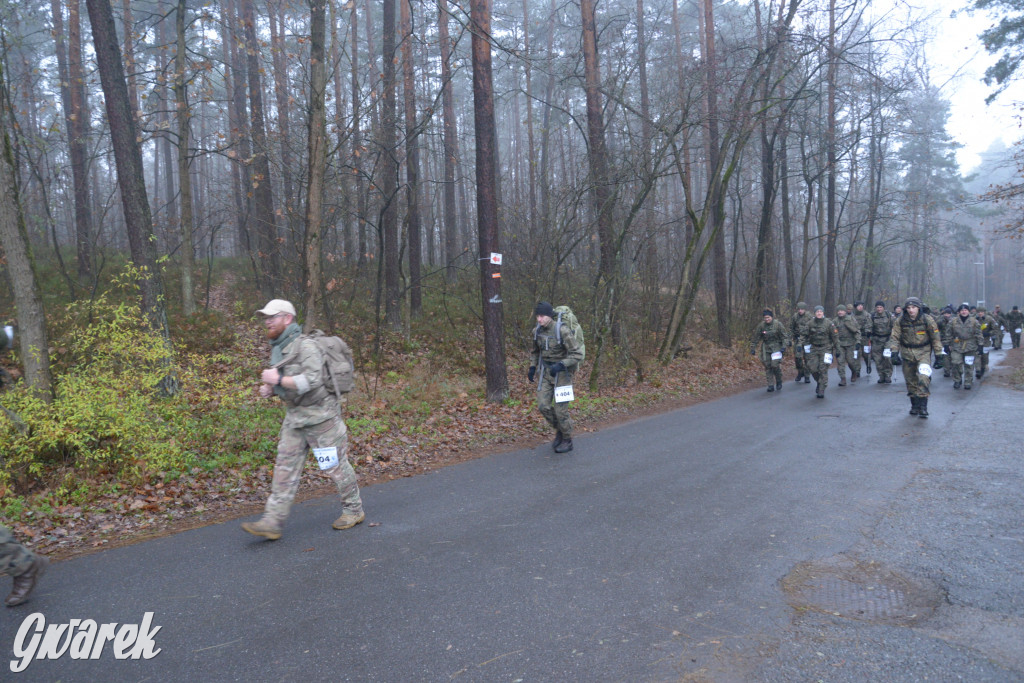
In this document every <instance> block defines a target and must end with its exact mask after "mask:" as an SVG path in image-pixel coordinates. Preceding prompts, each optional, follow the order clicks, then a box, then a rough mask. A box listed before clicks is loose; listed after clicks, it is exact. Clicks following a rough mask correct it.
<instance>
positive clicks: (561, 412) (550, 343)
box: [527, 301, 583, 453]
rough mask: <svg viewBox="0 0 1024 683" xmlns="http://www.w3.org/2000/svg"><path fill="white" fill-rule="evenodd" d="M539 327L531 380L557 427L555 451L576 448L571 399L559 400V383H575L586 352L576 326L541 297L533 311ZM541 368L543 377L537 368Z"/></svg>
mask: <svg viewBox="0 0 1024 683" xmlns="http://www.w3.org/2000/svg"><path fill="white" fill-rule="evenodd" d="M533 313H534V315H535V316H536V318H537V327H536V328H535V329H534V331H533V356H532V359H531V363H530V370H529V372H528V373H527V377H529V379H530V381H531V382H533V381H534V380H535V379H536V381H537V409H538V410H539V411H540V414H541V415H543V416H544V419H545V420H547V421H548V424H549V425H551V426H552V427H554V429H555V440H554V441H553V442H552V445H553V446H554V448H555V453H568V452H569V451H571V450H572V417H571V416H570V415H569V403H570V402H569V401H564V402H561V403H557V402H555V387H563V386H571V385H572V378H573V376H574V375H575V374H576V368H577V366H579V363H580V361H581V360H582V359H583V354H582V352H581V350H580V347H579V344H578V343H577V341H576V335H575V334H574V333H573V330H572V326H571V325H569V324H567V323H565V322H562V323H561V324H560V328H559V329H557V330H556V329H555V326H556V325H559V323H558V321H557V320H555V309H554V307H553V306H552V305H551V304H549V303H548V302H547V301H541V302H540V303H538V304H537V307H536V308H535V309H534V311H533ZM538 368H539V369H540V377H537V370H538Z"/></svg>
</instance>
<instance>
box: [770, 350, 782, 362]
mask: <svg viewBox="0 0 1024 683" xmlns="http://www.w3.org/2000/svg"><path fill="white" fill-rule="evenodd" d="M772 360H782V351H774V352H773V353H772Z"/></svg>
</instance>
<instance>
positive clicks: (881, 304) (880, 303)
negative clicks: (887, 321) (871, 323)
mask: <svg viewBox="0 0 1024 683" xmlns="http://www.w3.org/2000/svg"><path fill="white" fill-rule="evenodd" d="M875 305H876V306H881V307H882V308H885V302H884V301H882V300H881V299H879V300H878V301H876V302H875Z"/></svg>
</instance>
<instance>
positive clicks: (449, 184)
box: [437, 0, 459, 284]
mask: <svg viewBox="0 0 1024 683" xmlns="http://www.w3.org/2000/svg"><path fill="white" fill-rule="evenodd" d="M447 4H448V0H437V7H438V12H437V14H438V18H437V22H438V34H439V40H440V43H441V112H442V117H443V118H444V133H443V138H444V255H445V263H446V265H447V268H446V269H445V280H446V281H447V282H448V283H449V284H450V283H453V282H455V275H456V270H455V259H456V258H457V256H458V252H457V249H458V247H457V246H456V235H457V234H458V224H459V219H458V216H457V215H456V212H455V164H456V161H457V154H458V152H457V151H456V144H457V141H456V135H457V132H456V129H455V103H454V96H453V95H452V67H451V53H452V46H451V38H450V37H449V35H448V7H447Z"/></svg>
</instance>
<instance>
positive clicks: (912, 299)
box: [903, 296, 924, 308]
mask: <svg viewBox="0 0 1024 683" xmlns="http://www.w3.org/2000/svg"><path fill="white" fill-rule="evenodd" d="M907 306H917V307H918V308H923V307H924V304H922V303H921V300H920V299H918V298H917V297H916V296H908V297H907V300H906V302H905V303H904V304H903V308H906V307H907Z"/></svg>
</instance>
